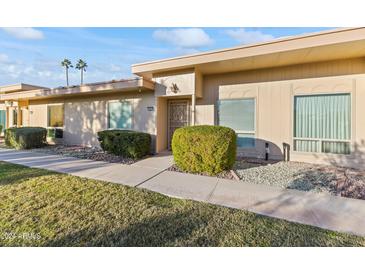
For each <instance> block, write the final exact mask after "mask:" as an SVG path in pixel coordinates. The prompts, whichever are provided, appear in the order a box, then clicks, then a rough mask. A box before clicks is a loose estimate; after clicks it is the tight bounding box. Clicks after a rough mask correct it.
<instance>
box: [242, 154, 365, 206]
mask: <svg viewBox="0 0 365 274" xmlns="http://www.w3.org/2000/svg"><path fill="white" fill-rule="evenodd" d="M235 171H236V173H237V174H238V176H239V177H240V179H241V181H243V182H247V183H255V184H267V185H271V186H278V187H281V188H287V189H297V190H302V191H312V192H325V193H328V194H331V195H335V196H341V197H347V198H355V199H363V200H365V172H364V171H360V170H355V169H350V168H344V167H335V166H325V165H315V164H308V163H300V162H266V161H262V160H261V162H260V160H259V161H255V160H252V159H241V160H239V161H237V162H236V164H235Z"/></svg>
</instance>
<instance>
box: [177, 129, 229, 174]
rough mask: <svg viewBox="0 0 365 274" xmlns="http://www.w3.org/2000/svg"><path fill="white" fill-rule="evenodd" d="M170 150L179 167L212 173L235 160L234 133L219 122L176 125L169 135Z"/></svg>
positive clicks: (191, 170) (193, 171) (224, 168)
mask: <svg viewBox="0 0 365 274" xmlns="http://www.w3.org/2000/svg"><path fill="white" fill-rule="evenodd" d="M172 152H173V155H174V161H175V163H176V165H177V166H178V167H179V168H180V169H182V170H184V171H187V172H192V173H208V174H210V175H216V174H218V173H220V172H222V171H224V170H229V169H231V168H232V167H233V165H234V163H235V160H236V133H235V132H234V130H233V129H231V128H228V127H222V126H208V125H203V126H189V127H183V128H179V129H177V130H175V132H174V135H173V138H172Z"/></svg>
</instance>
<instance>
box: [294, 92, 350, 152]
mask: <svg viewBox="0 0 365 274" xmlns="http://www.w3.org/2000/svg"><path fill="white" fill-rule="evenodd" d="M350 147H351V96H350V94H349V93H343V94H326V95H305V96H295V97H294V150H295V151H303V152H321V153H337V154H350Z"/></svg>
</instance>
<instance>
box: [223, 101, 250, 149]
mask: <svg viewBox="0 0 365 274" xmlns="http://www.w3.org/2000/svg"><path fill="white" fill-rule="evenodd" d="M218 119H219V125H221V126H226V127H230V128H232V129H234V130H235V131H236V133H237V146H238V147H254V146H255V138H254V137H255V99H253V98H250V99H233V100H220V101H218Z"/></svg>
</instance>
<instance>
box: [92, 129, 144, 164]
mask: <svg viewBox="0 0 365 274" xmlns="http://www.w3.org/2000/svg"><path fill="white" fill-rule="evenodd" d="M98 140H99V142H100V146H101V148H102V149H103V150H104V151H107V152H109V153H111V154H115V155H120V156H123V157H128V158H133V159H139V158H142V157H143V156H145V155H148V154H149V153H150V150H151V135H150V134H148V133H144V132H137V131H132V130H104V131H100V132H98Z"/></svg>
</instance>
